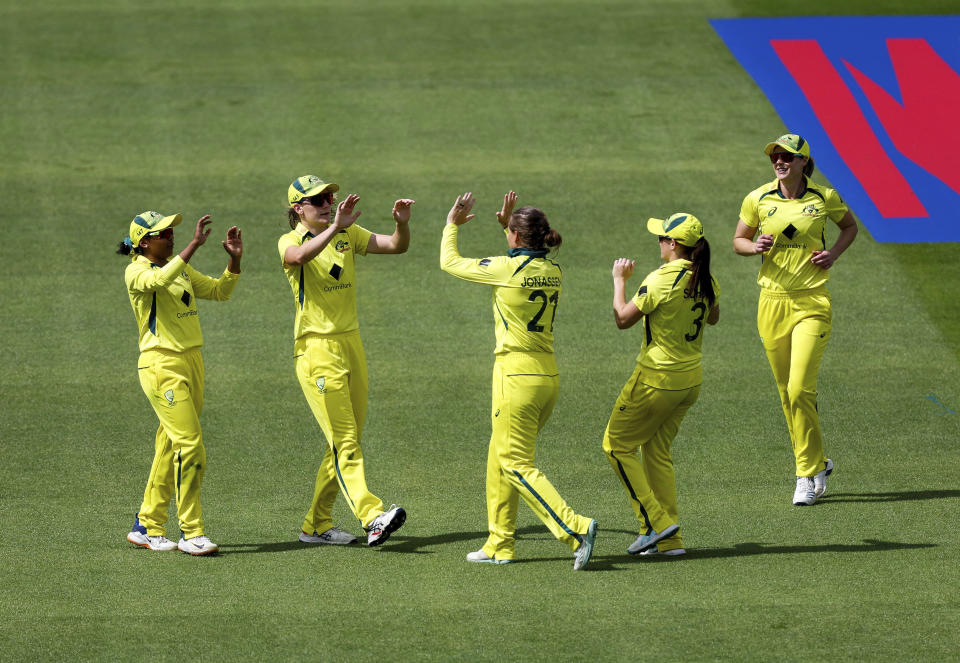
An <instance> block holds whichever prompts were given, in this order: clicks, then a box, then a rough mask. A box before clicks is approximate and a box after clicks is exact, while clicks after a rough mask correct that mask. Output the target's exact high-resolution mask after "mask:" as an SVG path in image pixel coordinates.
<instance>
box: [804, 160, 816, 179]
mask: <svg viewBox="0 0 960 663" xmlns="http://www.w3.org/2000/svg"><path fill="white" fill-rule="evenodd" d="M815 167H816V166H814V165H813V157H807V163H805V164H804V166H803V174H804V175H806V176H807V177H810V176H811V175H813V169H814V168H815Z"/></svg>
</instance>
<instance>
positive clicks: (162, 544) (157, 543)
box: [127, 514, 177, 551]
mask: <svg viewBox="0 0 960 663" xmlns="http://www.w3.org/2000/svg"><path fill="white" fill-rule="evenodd" d="M127 541H129V542H130V543H132V544H133V545H135V546H137V547H139V548H146V549H148V550H157V551H165V550H176V549H177V544H176V543H174V542H173V541H171V540H170V539H168V538H167V537H165V536H163V535H161V536H149V535H148V534H147V528H146V527H144V526H143V525H141V524H140V514H137V515H136V516H134V518H133V529H131V530H130V532H129V533H128V534H127Z"/></svg>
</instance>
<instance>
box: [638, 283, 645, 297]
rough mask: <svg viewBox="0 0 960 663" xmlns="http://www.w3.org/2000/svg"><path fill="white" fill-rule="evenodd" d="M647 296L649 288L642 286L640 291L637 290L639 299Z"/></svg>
mask: <svg viewBox="0 0 960 663" xmlns="http://www.w3.org/2000/svg"><path fill="white" fill-rule="evenodd" d="M645 294H647V286H645V285H642V286H640V289H639V290H637V297H642V296H643V295H645Z"/></svg>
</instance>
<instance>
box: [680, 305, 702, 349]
mask: <svg viewBox="0 0 960 663" xmlns="http://www.w3.org/2000/svg"><path fill="white" fill-rule="evenodd" d="M690 310H691V311H694V312H696V311H700V315H699V316H698V317H697V319H696V320H694V321H693V324H695V325H696V326H697V328H696V329H694V330H693V333H692V334H684V335H683V337H684V338H685V339H687V340H688V341H696V340H697V337H698V336H699V335H700V332H702V331H703V316H704V315H706V313H707V305H706V304H704V303H703V302H697V303H696V304H694V305H693V306H692V307H691V308H690Z"/></svg>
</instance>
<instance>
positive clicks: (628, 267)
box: [613, 258, 635, 281]
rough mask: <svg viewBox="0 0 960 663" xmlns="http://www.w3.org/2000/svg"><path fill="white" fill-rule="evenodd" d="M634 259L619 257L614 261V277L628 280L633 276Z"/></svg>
mask: <svg viewBox="0 0 960 663" xmlns="http://www.w3.org/2000/svg"><path fill="white" fill-rule="evenodd" d="M634 264H635V263H634V261H633V260H628V259H627V258H617V259H616V260H614V261H613V278H615V279H623V280H624V281H626V280H627V279H629V278H630V277H631V276H633V266H634Z"/></svg>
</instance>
